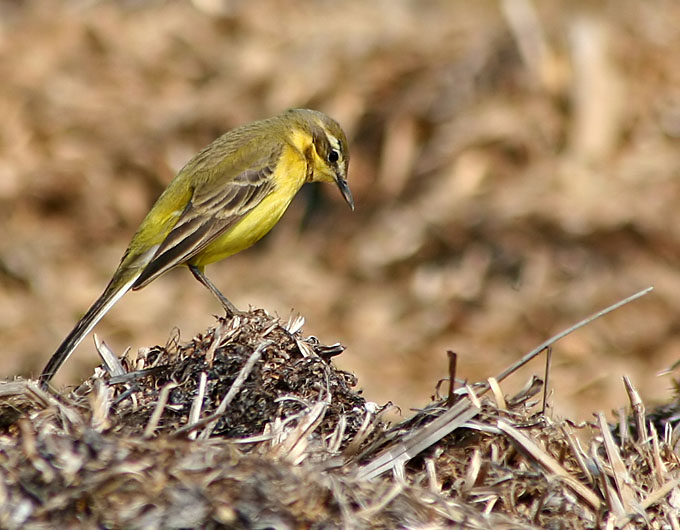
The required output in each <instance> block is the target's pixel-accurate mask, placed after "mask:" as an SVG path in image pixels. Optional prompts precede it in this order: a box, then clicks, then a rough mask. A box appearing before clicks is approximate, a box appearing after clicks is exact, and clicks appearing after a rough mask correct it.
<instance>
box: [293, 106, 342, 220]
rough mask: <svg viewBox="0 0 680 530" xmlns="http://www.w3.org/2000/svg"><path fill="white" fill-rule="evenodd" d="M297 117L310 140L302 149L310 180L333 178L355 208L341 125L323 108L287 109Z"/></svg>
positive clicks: (328, 180)
mask: <svg viewBox="0 0 680 530" xmlns="http://www.w3.org/2000/svg"><path fill="white" fill-rule="evenodd" d="M288 112H290V113H292V114H294V115H295V118H296V119H297V120H299V123H300V126H301V127H302V128H303V129H304V130H305V133H307V134H309V136H310V138H311V143H310V144H309V147H308V150H307V152H306V153H305V156H307V158H308V160H309V162H310V166H311V173H310V176H309V178H308V180H309V181H310V182H335V184H336V185H337V186H338V188H339V189H340V193H342V196H343V198H344V199H345V201H347V204H349V206H350V208H352V210H354V199H353V198H352V193H351V192H350V190H349V185H348V184H347V166H348V164H349V150H348V148H347V138H346V136H345V133H344V131H343V130H342V127H340V125H339V124H338V122H336V121H335V120H333V119H332V118H329V117H328V116H326V115H325V114H323V113H322V112H318V111H315V110H308V109H293V110H290V111H288Z"/></svg>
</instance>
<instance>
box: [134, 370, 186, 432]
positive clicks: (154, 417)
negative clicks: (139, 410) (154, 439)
mask: <svg viewBox="0 0 680 530" xmlns="http://www.w3.org/2000/svg"><path fill="white" fill-rule="evenodd" d="M178 386H179V385H178V384H177V383H168V384H167V385H165V386H164V387H163V388H162V389H161V393H160V395H159V396H158V402H157V403H156V408H155V409H154V411H153V414H151V418H150V419H149V423H147V425H146V427H145V428H144V434H143V435H142V437H143V438H151V436H153V432H154V431H155V430H156V427H158V422H159V421H160V420H161V416H162V415H163V409H165V404H166V403H167V402H168V397H169V396H170V391H171V390H172V389H173V388H177V387H178Z"/></svg>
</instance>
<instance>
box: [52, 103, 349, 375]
mask: <svg viewBox="0 0 680 530" xmlns="http://www.w3.org/2000/svg"><path fill="white" fill-rule="evenodd" d="M348 161H349V153H348V151H347V139H346V138H345V133H344V132H343V131H342V129H341V127H340V125H338V123H337V122H335V121H334V120H332V119H331V118H329V117H328V116H326V115H325V114H322V113H321V112H317V111H313V110H307V109H293V110H289V111H287V112H285V113H283V114H281V115H280V116H276V117H274V118H270V119H267V120H262V121H256V122H254V123H251V124H248V125H244V126H242V127H239V128H237V129H234V130H232V131H229V132H228V133H226V134H225V135H223V136H221V137H219V138H218V139H216V140H215V141H214V142H212V143H211V144H210V145H208V146H207V147H206V148H205V149H203V151H201V152H200V153H198V154H197V155H196V156H194V157H193V158H192V159H191V160H190V161H189V162H188V163H187V164H186V165H185V166H184V167H183V168H182V169H181V170H180V172H179V173H178V174H177V176H176V177H175V178H174V179H173V180H172V182H171V183H170V184H169V185H168V187H167V188H166V190H165V191H164V192H163V193H162V194H161V196H160V197H159V198H158V200H157V201H156V203H155V204H154V205H153V207H152V208H151V211H149V213H148V214H147V216H146V217H145V218H144V220H143V221H142V224H141V225H140V226H139V228H138V229H137V233H136V234H135V235H134V237H133V238H132V241H131V242H130V245H129V246H128V248H127V250H126V251H125V254H124V255H123V259H122V260H121V262H120V265H119V266H118V269H117V270H116V272H115V273H114V275H113V278H111V281H110V282H109V284H108V286H107V287H106V289H105V290H104V292H103V293H102V294H101V296H100V297H99V298H98V299H97V301H95V303H94V304H92V307H90V309H88V310H87V312H86V313H85V315H84V316H83V318H81V319H80V321H79V322H78V324H76V326H75V328H73V331H71V333H69V335H68V336H67V337H66V338H65V339H64V341H63V342H62V343H61V345H60V346H59V348H58V349H57V351H56V352H55V353H54V354H53V355H52V357H51V358H50V360H49V362H48V363H47V365H46V366H45V368H44V369H43V371H42V374H41V375H40V382H41V383H42V385H43V386H44V387H45V386H47V384H48V383H49V381H50V379H51V378H52V377H53V376H54V374H55V373H56V372H57V370H58V369H59V367H60V366H61V365H62V364H63V363H64V362H65V361H66V359H67V358H68V357H69V355H71V353H72V352H73V350H74V349H75V348H76V347H77V346H78V344H80V342H81V341H82V340H83V338H84V337H85V336H86V335H87V334H88V333H89V332H90V331H91V330H92V328H93V327H94V326H95V325H96V324H97V322H99V320H100V319H101V318H102V317H103V316H104V315H105V314H106V312H107V311H108V310H109V309H111V307H112V306H113V305H114V304H115V303H116V302H117V301H118V300H119V299H120V298H121V297H122V296H123V295H124V294H125V293H126V292H127V291H129V290H130V289H132V290H137V289H141V288H142V287H144V286H145V285H147V284H148V283H149V282H151V281H153V280H155V279H156V278H158V277H159V276H160V275H161V274H163V273H165V272H166V271H168V270H170V269H172V268H173V267H176V266H178V265H186V266H187V267H189V270H190V271H191V272H192V273H193V275H194V277H195V278H196V279H197V280H198V281H199V282H201V283H202V284H203V285H204V286H205V287H207V288H208V289H209V290H210V291H211V292H212V293H213V294H214V295H215V296H216V297H217V298H218V299H219V301H220V303H221V304H222V306H223V307H224V309H225V311H226V312H227V314H234V313H237V312H238V310H237V309H236V308H235V307H234V306H233V305H232V304H231V302H229V300H227V298H226V297H225V296H224V295H223V294H222V293H220V291H219V290H218V289H217V288H216V287H215V286H214V285H213V284H212V282H211V281H210V280H209V279H208V278H207V277H206V276H205V273H204V270H205V266H206V265H208V264H209V263H213V262H215V261H219V260H221V259H223V258H226V257H228V256H231V255H232V254H236V253H237V252H240V251H241V250H244V249H246V248H248V247H250V246H251V245H253V244H254V243H255V242H256V241H258V240H259V239H260V238H261V237H263V236H264V235H265V234H266V233H267V232H269V230H271V229H272V228H273V227H274V225H275V224H276V223H277V222H278V221H279V219H280V218H281V216H282V215H283V213H284V212H285V211H286V208H288V205H289V204H290V202H291V201H292V200H293V197H295V194H296V193H297V192H298V190H299V189H300V188H301V187H302V185H303V184H304V183H305V182H335V183H336V184H337V186H338V188H340V192H341V193H342V196H343V197H344V199H345V200H346V201H347V203H348V204H349V205H350V207H351V208H352V209H354V201H353V199H352V194H351V193H350V190H349V186H348V185H347V164H348Z"/></svg>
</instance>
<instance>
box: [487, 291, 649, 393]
mask: <svg viewBox="0 0 680 530" xmlns="http://www.w3.org/2000/svg"><path fill="white" fill-rule="evenodd" d="M653 290H654V287H647V288H646V289H643V290H642V291H639V292H637V293H635V294H633V295H631V296H629V297H628V298H624V299H623V300H620V301H619V302H616V303H615V304H612V305H610V306H609V307H606V308H605V309H603V310H601V311H598V312H597V313H595V314H593V315H591V316H589V317H588V318H584V319H583V320H581V321H580V322H577V323H576V324H574V325H573V326H571V327H568V328H567V329H565V330H564V331H560V332H559V333H558V334H557V335H554V336H552V337H551V338H549V339H548V340H546V341H545V342H543V343H541V344H539V345H538V346H537V347H536V348H534V349H533V350H531V351H530V352H529V353H527V354H526V355H525V356H524V357H522V358H521V359H520V360H518V361H517V362H515V363H514V364H512V365H510V366H509V367H508V368H506V369H505V370H503V371H502V372H501V373H500V374H498V375H497V376H496V380H497V381H498V382H499V383H500V382H501V381H503V379H505V378H506V377H508V376H509V375H510V374H512V373H513V372H515V371H517V370H518V369H519V368H521V367H522V366H524V365H525V364H527V363H528V362H529V361H531V360H532V359H533V358H534V357H536V356H537V355H538V354H539V353H541V352H542V351H543V350H545V349H546V348H548V347H550V346H552V345H553V344H555V343H556V342H557V341H558V340H560V339H562V338H564V337H566V336H567V335H569V334H570V333H573V332H574V331H576V330H577V329H580V328H582V327H583V326H586V325H588V324H590V323H591V322H592V321H593V320H597V319H598V318H600V317H603V316H604V315H606V314H608V313H611V312H612V311H615V310H617V309H618V308H620V307H623V306H624V305H626V304H629V303H630V302H633V301H635V300H637V299H638V298H642V297H643V296H645V295H646V294H648V293H650V292H651V291H653ZM482 388H483V392H486V391H487V390H488V389H489V385H488V384H486V383H483V384H482Z"/></svg>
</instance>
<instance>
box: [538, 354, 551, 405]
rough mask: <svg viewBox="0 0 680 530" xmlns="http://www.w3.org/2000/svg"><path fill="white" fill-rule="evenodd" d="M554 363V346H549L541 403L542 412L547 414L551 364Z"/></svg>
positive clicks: (546, 355)
mask: <svg viewBox="0 0 680 530" xmlns="http://www.w3.org/2000/svg"><path fill="white" fill-rule="evenodd" d="M551 364H552V347H550V346H548V351H547V352H546V354H545V377H544V378H543V381H544V383H543V403H542V405H541V414H545V408H546V406H547V403H548V385H549V383H550V366H551Z"/></svg>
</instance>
